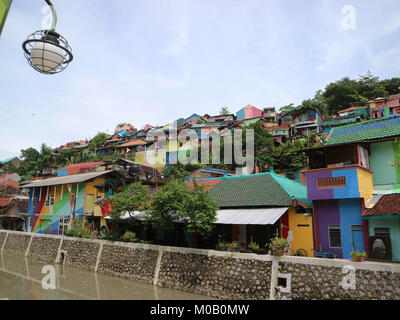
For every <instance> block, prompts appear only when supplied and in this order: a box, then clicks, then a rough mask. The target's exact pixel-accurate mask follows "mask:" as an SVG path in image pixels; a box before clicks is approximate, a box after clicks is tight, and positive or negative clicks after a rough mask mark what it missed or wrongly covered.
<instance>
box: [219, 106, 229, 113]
mask: <svg viewBox="0 0 400 320" xmlns="http://www.w3.org/2000/svg"><path fill="white" fill-rule="evenodd" d="M219 114H220V115H224V114H230V111H229V109H228V108H227V107H222V108H221V110H220V111H219Z"/></svg>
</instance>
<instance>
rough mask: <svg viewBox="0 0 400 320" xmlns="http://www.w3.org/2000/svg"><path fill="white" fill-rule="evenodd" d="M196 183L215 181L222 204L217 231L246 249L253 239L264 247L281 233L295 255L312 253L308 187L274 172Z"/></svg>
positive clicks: (213, 193)
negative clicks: (300, 252) (303, 252)
mask: <svg viewBox="0 0 400 320" xmlns="http://www.w3.org/2000/svg"><path fill="white" fill-rule="evenodd" d="M196 182H197V183H199V184H206V185H209V184H213V185H211V187H210V189H209V194H210V195H211V196H213V197H214V198H215V200H216V201H217V204H218V206H219V210H218V212H217V221H216V224H217V232H218V233H219V234H221V235H223V236H224V238H225V239H226V240H227V241H232V240H234V241H238V242H239V244H240V247H241V249H242V250H245V249H246V248H247V246H248V244H249V243H250V242H251V241H254V242H257V243H258V244H259V245H260V247H262V246H264V245H265V244H266V243H269V241H270V239H271V238H273V237H275V236H281V237H284V238H286V239H288V241H289V243H290V247H291V250H290V251H291V253H292V254H293V253H295V252H296V251H297V250H299V249H303V250H305V251H306V252H307V255H308V256H312V255H313V252H312V250H311V249H312V248H313V238H312V218H311V216H310V212H311V207H312V204H311V202H310V201H308V200H307V192H306V187H305V186H303V185H301V184H300V183H297V182H295V181H292V180H289V179H287V178H284V177H281V176H280V175H278V174H276V173H274V172H268V173H261V174H252V175H244V176H224V177H220V178H210V179H201V180H197V181H196ZM190 183H193V182H189V184H190Z"/></svg>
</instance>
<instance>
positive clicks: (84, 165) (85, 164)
mask: <svg viewBox="0 0 400 320" xmlns="http://www.w3.org/2000/svg"><path fill="white" fill-rule="evenodd" d="M99 164H103V162H101V161H98V162H83V163H74V164H70V165H68V166H66V167H65V168H64V169H91V168H93V167H95V166H97V165H99Z"/></svg>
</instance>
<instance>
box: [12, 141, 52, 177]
mask: <svg viewBox="0 0 400 320" xmlns="http://www.w3.org/2000/svg"><path fill="white" fill-rule="evenodd" d="M20 158H21V159H22V163H21V166H20V167H19V168H18V169H14V171H15V172H17V173H18V174H19V175H20V176H21V178H22V179H23V180H28V179H30V178H32V177H34V176H36V175H37V174H38V173H40V172H42V171H43V169H45V168H48V167H52V166H53V165H54V155H53V151H52V149H51V148H50V147H48V146H47V145H46V144H44V143H43V144H42V146H41V148H40V152H39V151H38V150H36V149H35V148H28V149H22V150H21V156H20Z"/></svg>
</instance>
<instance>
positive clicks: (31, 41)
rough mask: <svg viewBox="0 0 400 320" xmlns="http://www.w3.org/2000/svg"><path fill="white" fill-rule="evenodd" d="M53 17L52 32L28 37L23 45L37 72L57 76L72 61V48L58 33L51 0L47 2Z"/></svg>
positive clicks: (36, 33)
mask: <svg viewBox="0 0 400 320" xmlns="http://www.w3.org/2000/svg"><path fill="white" fill-rule="evenodd" d="M45 1H46V3H47V4H48V5H49V7H50V9H51V13H52V16H53V20H52V25H51V29H50V30H39V31H36V32H34V33H32V34H30V35H29V36H28V39H26V40H25V41H24V43H23V44H22V48H23V49H24V55H25V58H26V59H27V60H28V63H29V64H30V65H31V66H32V67H33V69H35V70H36V71H38V72H40V73H44V74H55V73H59V72H61V71H63V70H64V69H65V68H66V67H67V66H68V64H69V63H70V62H71V61H72V59H73V56H72V52H71V47H70V46H69V45H68V42H67V40H66V39H65V38H64V37H63V36H61V35H60V34H59V33H57V32H56V24H57V13H56V10H55V8H54V6H53V4H52V3H51V1H50V0H45Z"/></svg>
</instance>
